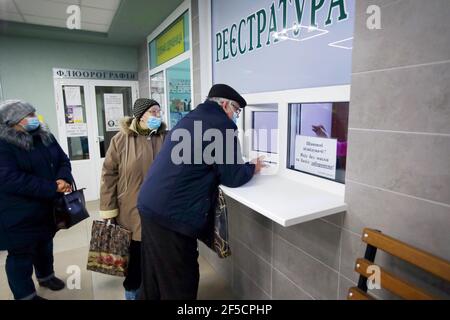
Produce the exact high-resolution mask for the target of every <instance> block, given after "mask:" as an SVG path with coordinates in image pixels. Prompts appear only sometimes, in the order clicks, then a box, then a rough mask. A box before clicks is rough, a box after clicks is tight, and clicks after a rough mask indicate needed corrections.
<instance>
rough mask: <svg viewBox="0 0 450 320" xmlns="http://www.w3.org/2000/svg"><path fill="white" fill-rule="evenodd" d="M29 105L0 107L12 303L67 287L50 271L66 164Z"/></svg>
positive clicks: (1, 217)
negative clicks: (40, 291)
mask: <svg viewBox="0 0 450 320" xmlns="http://www.w3.org/2000/svg"><path fill="white" fill-rule="evenodd" d="M35 112H36V110H35V108H34V107H33V106H32V105H30V104H29V103H26V102H23V101H19V100H9V101H5V102H3V103H1V104H0V181H1V183H0V250H7V251H8V257H7V259H6V274H7V277H8V283H9V286H10V288H11V291H12V292H13V295H14V298H15V299H36V300H39V299H42V298H40V297H39V296H37V295H36V289H35V287H34V283H33V280H32V274H33V267H34V270H35V274H36V278H37V279H38V282H39V284H40V286H43V287H47V288H49V289H51V290H61V289H63V288H64V287H65V284H64V282H63V281H61V280H60V279H58V278H56V277H55V274H54V270H53V237H54V235H55V231H56V228H55V223H54V220H53V201H54V199H55V198H57V197H58V196H61V195H62V194H64V193H65V192H70V191H71V184H72V182H73V178H72V173H71V166H70V161H69V159H68V158H67V156H66V154H65V153H64V151H63V150H62V149H61V147H60V146H59V144H58V142H57V141H56V139H55V137H53V135H52V134H51V133H50V132H49V131H48V129H47V128H46V126H45V125H44V124H42V123H40V121H39V119H38V118H37V116H36V114H35Z"/></svg>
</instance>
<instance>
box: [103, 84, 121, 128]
mask: <svg viewBox="0 0 450 320" xmlns="http://www.w3.org/2000/svg"><path fill="white" fill-rule="evenodd" d="M104 103H105V121H106V131H119V130H120V120H121V119H122V118H123V117H124V112H123V95H122V94H121V93H105V94H104Z"/></svg>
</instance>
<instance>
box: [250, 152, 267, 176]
mask: <svg viewBox="0 0 450 320" xmlns="http://www.w3.org/2000/svg"><path fill="white" fill-rule="evenodd" d="M251 163H253V164H254V165H255V173H254V174H258V173H260V172H261V169H262V168H266V167H267V165H266V164H265V163H264V156H260V157H258V158H256V159H253V160H252V161H251Z"/></svg>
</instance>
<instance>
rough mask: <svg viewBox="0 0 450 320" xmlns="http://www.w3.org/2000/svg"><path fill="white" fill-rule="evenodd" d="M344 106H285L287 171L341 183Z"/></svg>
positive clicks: (345, 123)
mask: <svg viewBox="0 0 450 320" xmlns="http://www.w3.org/2000/svg"><path fill="white" fill-rule="evenodd" d="M348 114H349V103H348V102H324V103H293V104H290V105H289V119H290V123H289V135H288V136H289V145H288V146H289V150H288V164H287V165H288V168H289V169H292V170H296V171H300V172H303V173H307V174H311V175H315V176H318V177H322V178H325V179H329V180H332V181H336V182H339V183H345V170H346V160H347V143H348Z"/></svg>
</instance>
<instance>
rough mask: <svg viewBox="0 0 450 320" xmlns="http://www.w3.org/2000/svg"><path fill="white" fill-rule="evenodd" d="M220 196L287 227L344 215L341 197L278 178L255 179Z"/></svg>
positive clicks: (276, 176)
mask: <svg viewBox="0 0 450 320" xmlns="http://www.w3.org/2000/svg"><path fill="white" fill-rule="evenodd" d="M220 187H221V189H222V190H223V192H224V193H225V194H226V195H227V196H229V197H231V198H233V199H235V200H236V201H238V202H240V203H242V204H243V205H245V206H247V207H249V208H250V209H253V210H255V211H256V212H258V213H260V214H262V215H263V216H265V217H267V218H269V219H271V220H273V221H275V222H277V223H278V224H280V225H282V226H284V227H289V226H293V225H295V224H299V223H302V222H307V221H311V220H315V219H318V218H323V217H326V216H330V215H333V214H336V213H340V212H343V211H346V209H347V205H346V204H345V202H344V197H343V196H340V195H338V194H335V193H331V192H329V191H325V190H322V189H319V188H317V187H313V186H311V185H308V184H303V183H301V182H297V181H295V180H291V179H289V178H286V177H283V176H279V175H257V176H255V177H254V178H253V179H252V180H250V181H249V182H248V183H247V184H245V185H243V186H242V187H239V188H228V187H225V186H222V185H221V186H220Z"/></svg>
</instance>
